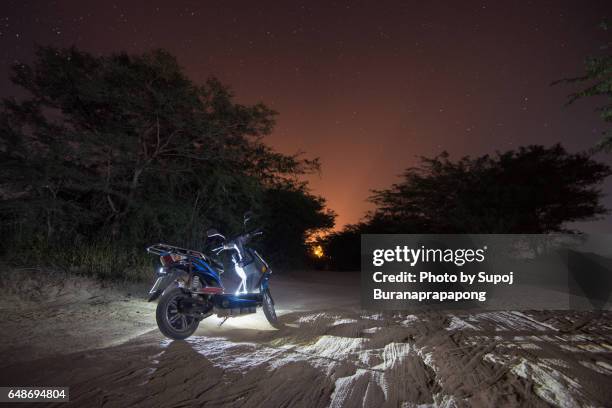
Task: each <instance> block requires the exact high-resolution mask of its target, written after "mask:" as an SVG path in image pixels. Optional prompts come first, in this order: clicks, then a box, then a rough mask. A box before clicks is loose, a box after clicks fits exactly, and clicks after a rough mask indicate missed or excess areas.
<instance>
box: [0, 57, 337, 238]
mask: <svg viewBox="0 0 612 408" xmlns="http://www.w3.org/2000/svg"><path fill="white" fill-rule="evenodd" d="M12 80H13V82H14V83H15V84H17V85H19V86H21V87H22V88H23V89H24V90H26V91H27V93H28V95H29V96H28V97H26V98H24V99H23V100H19V101H18V100H16V99H14V98H12V99H5V100H4V101H3V104H2V110H1V112H0V205H1V209H2V215H1V220H2V223H3V224H2V225H3V231H4V232H5V233H8V234H9V235H10V236H12V237H13V238H14V239H18V238H19V237H21V238H19V239H22V240H24V239H25V240H29V239H31V238H32V237H44V240H45V241H46V242H47V243H59V242H64V241H69V242H75V240H76V241H77V242H79V241H85V242H92V241H100V240H102V241H107V242H121V243H122V244H124V243H126V242H129V243H130V245H142V244H144V243H147V242H151V241H156V240H168V241H173V242H177V243H182V244H185V245H188V244H191V245H195V244H197V243H200V241H201V239H202V236H203V230H204V229H205V228H206V227H207V226H210V225H215V226H224V227H225V228H224V229H225V230H226V231H227V233H228V234H229V233H233V232H236V231H237V230H239V229H240V228H241V226H242V223H241V217H242V213H243V212H244V211H246V210H249V209H255V210H257V209H261V207H262V204H263V203H264V201H265V199H266V197H267V195H268V194H269V193H268V191H275V189H277V188H278V186H279V185H283V186H286V187H287V188H288V189H290V190H291V189H293V190H295V191H296V192H298V194H303V195H304V197H307V199H310V198H313V196H310V195H308V193H307V188H306V187H305V186H302V187H300V186H301V184H300V183H299V181H298V180H299V176H300V175H302V174H305V173H309V172H312V171H316V170H318V168H319V163H318V161H317V160H316V159H314V160H309V159H304V158H302V157H301V156H299V155H283V154H280V153H278V152H275V151H273V150H272V149H271V148H270V147H269V146H267V145H266V144H265V143H264V142H263V138H264V137H265V136H266V135H268V134H269V133H270V132H271V130H272V129H273V126H274V123H275V116H276V112H274V111H272V110H270V109H269V108H268V107H266V106H265V105H263V104H261V103H259V104H255V105H250V106H247V105H242V104H238V103H236V102H234V100H233V94H232V93H231V91H230V89H229V88H228V87H227V86H225V85H223V84H221V83H220V82H219V81H218V80H216V79H214V78H211V79H209V80H208V81H206V83H205V84H203V85H198V84H194V83H193V82H192V81H191V80H190V79H189V78H188V77H187V76H186V75H185V74H184V72H183V70H182V69H181V67H180V66H179V65H178V63H177V61H176V59H175V58H174V57H173V56H172V55H170V54H169V53H167V52H166V51H163V50H155V51H152V52H149V53H146V54H143V55H128V54H125V53H118V54H112V55H109V56H93V55H91V54H89V53H87V52H82V51H79V50H77V49H75V48H70V49H58V48H53V47H40V48H39V49H38V50H37V53H36V59H35V62H34V63H33V64H31V65H27V64H22V63H18V64H15V65H14V66H13V77H12ZM316 199H317V200H320V202H321V203H322V206H320V207H309V208H305V209H304V210H305V211H307V210H311V211H324V201H323V200H322V199H319V198H316ZM311 215H312V216H313V217H315V216H316V214H311ZM322 226H327V220H326V221H324V222H323V224H322ZM317 227H318V226H317V225H316V223H315V224H313V223H309V224H307V225H302V226H299V227H297V228H302V229H303V231H306V230H308V229H310V228H317ZM303 231H302V232H303Z"/></svg>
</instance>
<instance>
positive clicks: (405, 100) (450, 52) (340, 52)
mask: <svg viewBox="0 0 612 408" xmlns="http://www.w3.org/2000/svg"><path fill="white" fill-rule="evenodd" d="M502 3H503V4H502ZM519 3H520V5H518V4H519ZM605 17H612V1H571V2H570V1H533V2H531V1H530V2H526V1H525V2H516V1H507V2H501V1H491V2H484V1H479V2H473V1H447V2H433V1H418V2H417V1H414V2H410V1H396V2H392V1H388V2H385V1H376V2H374V1H372V2H328V1H322V2H314V1H308V2H293V1H284V2H281V1H279V2H266V1H248V2H231V1H225V2H223V1H216V2H205V1H201V2H196V1H193V2H180V1H173V2H170V1H140V2H136V1H131V2H121V3H119V2H117V3H113V2H107V1H100V2H89V1H60V2H42V1H39V2H31V1H2V3H1V4H0V53H1V54H0V95H1V96H9V95H17V90H16V89H15V88H14V87H13V86H12V85H11V84H10V83H9V81H8V66H9V65H10V64H11V63H12V62H14V61H23V62H29V61H31V60H32V55H33V50H34V44H36V43H38V44H43V45H47V44H51V45H56V46H71V45H76V46H77V47H78V48H80V49H82V50H86V51H90V52H93V53H95V54H105V53H110V52H113V51H119V50H125V51H128V52H131V53H141V52H144V51H147V50H149V49H152V48H159V47H161V48H165V49H167V50H169V51H170V52H172V53H173V54H175V55H176V56H177V57H178V60H179V62H180V64H181V65H182V66H183V67H185V69H186V71H187V73H188V75H189V76H190V77H191V78H192V79H194V80H195V81H197V82H202V81H204V80H205V79H206V78H207V77H208V76H211V75H214V76H217V77H218V78H220V79H221V80H222V81H223V82H225V83H227V84H229V85H231V87H232V88H233V90H234V91H235V93H236V96H237V98H238V100H239V101H240V102H242V103H255V102H259V101H262V102H264V103H265V104H267V105H269V106H270V107H272V108H273V109H275V110H277V111H278V112H279V113H280V115H279V117H278V124H277V127H276V129H275V131H274V133H273V134H272V135H271V136H270V137H269V138H268V142H269V143H270V144H271V145H272V146H274V147H275V148H276V149H278V150H280V151H282V152H284V153H294V152H297V151H305V152H306V153H307V154H308V155H309V156H318V157H320V158H321V160H322V163H323V168H322V172H321V174H320V175H317V176H313V177H311V178H310V181H311V185H312V187H313V190H314V192H315V193H317V194H320V195H322V196H324V197H326V198H327V200H328V204H329V206H330V207H331V208H332V209H333V210H334V211H336V212H337V213H338V220H337V221H338V225H339V226H342V225H344V224H346V223H350V222H355V221H357V220H358V219H359V218H360V217H361V216H362V215H363V214H364V212H365V211H366V210H367V209H368V208H370V207H369V205H368V203H367V202H366V201H365V200H366V198H367V196H368V195H369V190H370V189H372V188H383V187H386V186H389V185H390V184H391V183H392V182H394V181H397V180H398V179H397V177H396V176H397V175H398V174H399V173H401V171H402V170H403V169H404V168H406V167H408V166H411V165H414V164H415V163H416V159H415V157H416V156H418V155H429V156H431V155H435V154H437V153H439V152H441V151H442V150H447V151H448V152H449V153H451V155H452V156H453V157H455V158H456V157H459V156H461V155H465V154H472V155H475V154H484V153H492V152H494V151H495V150H506V149H510V148H514V147H517V146H520V145H525V144H533V143H538V144H545V145H550V144H552V143H556V142H561V143H562V144H563V145H564V146H565V147H566V148H568V149H569V150H570V151H577V150H581V149H585V148H589V147H591V146H592V145H594V144H595V143H596V142H597V141H598V140H600V138H601V132H602V130H603V129H605V126H604V124H603V122H602V121H601V120H600V119H599V117H598V116H597V114H596V113H595V112H593V110H594V107H595V106H596V105H597V103H598V101H596V100H592V101H587V100H585V101H581V102H579V103H577V104H575V105H572V106H570V107H566V106H564V104H565V102H566V96H567V94H569V93H570V92H571V91H572V89H573V88H571V87H568V86H564V85H557V86H554V87H551V86H550V83H551V82H552V81H554V80H556V79H560V78H564V77H568V76H573V75H575V74H578V73H580V72H581V68H582V61H583V59H584V57H585V56H587V55H589V54H593V53H597V52H598V51H599V46H600V45H602V44H604V43H606V42H607V41H609V40H610V36H611V35H610V34H606V33H605V32H603V31H602V30H600V29H598V24H599V23H600V22H601V20H602V19H604V18H605ZM601 159H602V160H607V161H611V156H609V155H608V156H607V157H606V156H602V157H601ZM605 190H606V191H607V192H608V193H612V182H610V181H608V183H607V185H606V186H605ZM605 204H606V205H607V206H608V207H612V198H610V197H608V198H606V201H605ZM587 229H589V230H593V231H605V230H607V231H611V229H610V218H608V219H607V220H604V221H602V222H599V223H597V224H594V225H591V226H589V227H587Z"/></svg>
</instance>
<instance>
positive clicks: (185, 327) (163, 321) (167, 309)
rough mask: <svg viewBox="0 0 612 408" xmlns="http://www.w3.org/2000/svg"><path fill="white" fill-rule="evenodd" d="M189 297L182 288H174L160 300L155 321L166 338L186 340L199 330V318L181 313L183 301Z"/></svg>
mask: <svg viewBox="0 0 612 408" xmlns="http://www.w3.org/2000/svg"><path fill="white" fill-rule="evenodd" d="M188 296H189V295H188V294H186V293H185V292H183V290H182V289H181V288H174V289H171V290H169V291H168V292H166V293H164V294H163V296H162V297H161V298H160V299H159V302H158V303H157V309H156V311H155V319H156V320H157V327H158V328H159V331H161V332H162V334H163V335H164V336H166V337H169V338H171V339H173V340H184V339H186V338H187V337H189V336H191V335H192V334H193V333H194V332H195V331H196V329H197V328H198V325H199V324H200V321H199V320H198V319H197V318H195V317H193V316H188V315H186V314H184V313H182V312H181V300H182V299H186V298H188Z"/></svg>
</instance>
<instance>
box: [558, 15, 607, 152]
mask: <svg viewBox="0 0 612 408" xmlns="http://www.w3.org/2000/svg"><path fill="white" fill-rule="evenodd" d="M600 27H601V28H602V29H603V30H605V31H608V30H610V25H609V23H608V22H603V23H601V25H600ZM610 47H612V42H610V43H608V44H605V45H603V46H602V47H601V49H602V50H604V51H606V52H608V51H609V49H610ZM584 71H585V72H584V73H583V74H582V75H580V76H577V77H574V78H567V79H563V80H560V81H555V82H553V84H558V83H567V84H575V83H578V84H585V83H586V84H588V86H587V87H586V88H584V89H582V90H580V91H578V92H574V93H572V94H571V95H569V101H568V104H572V103H574V102H576V101H577V100H579V99H583V98H585V97H592V96H599V97H604V98H605V99H606V100H607V102H605V103H604V104H603V105H602V106H600V107H599V108H597V111H599V115H600V117H601V118H602V119H603V120H604V121H605V122H607V123H612V54H609V53H608V54H602V55H597V56H590V57H587V58H586V59H585V61H584ZM603 133H604V138H603V140H602V141H601V142H600V143H599V145H598V146H596V148H595V150H596V151H600V150H603V151H607V152H610V151H612V134H611V133H610V131H609V130H607V131H604V132H603Z"/></svg>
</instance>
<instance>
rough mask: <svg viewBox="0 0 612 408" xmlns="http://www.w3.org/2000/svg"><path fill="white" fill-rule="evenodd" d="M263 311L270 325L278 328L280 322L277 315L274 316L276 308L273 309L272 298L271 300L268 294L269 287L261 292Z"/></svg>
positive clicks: (280, 325)
mask: <svg viewBox="0 0 612 408" xmlns="http://www.w3.org/2000/svg"><path fill="white" fill-rule="evenodd" d="M262 303H263V305H262V306H263V312H264V315H265V316H266V319H267V320H268V323H270V326H272V327H274V328H275V329H280V328H281V327H282V324H281V323H280V322H279V321H278V316H276V310H275V309H274V300H272V295H270V289H266V290H265V291H264V293H263V299H262Z"/></svg>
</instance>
